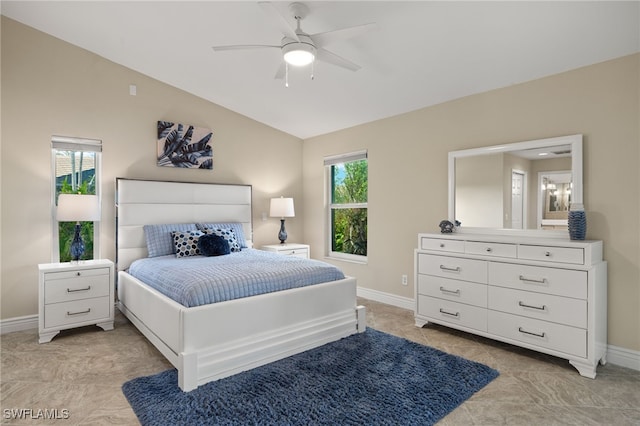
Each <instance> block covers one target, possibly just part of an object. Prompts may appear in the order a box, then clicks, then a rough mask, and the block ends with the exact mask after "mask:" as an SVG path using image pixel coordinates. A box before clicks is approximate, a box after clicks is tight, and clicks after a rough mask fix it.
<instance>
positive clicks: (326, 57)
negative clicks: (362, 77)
mask: <svg viewBox="0 0 640 426" xmlns="http://www.w3.org/2000/svg"><path fill="white" fill-rule="evenodd" d="M316 59H318V60H319V61H324V62H328V63H330V64H333V65H336V66H339V67H341V68H345V69H348V70H350V71H358V70H359V69H360V68H362V67H361V66H360V65H358V64H356V63H354V62H351V61H349V60H347V59H344V58H342V57H340V56H338V55H336V54H335V53H331V52H329V51H328V50H327V49H322V48H321V49H318V50H317V51H316Z"/></svg>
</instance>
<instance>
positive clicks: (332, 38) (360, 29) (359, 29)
mask: <svg viewBox="0 0 640 426" xmlns="http://www.w3.org/2000/svg"><path fill="white" fill-rule="evenodd" d="M376 27H377V24H375V23H372V24H363V25H357V26H355V27H349V28H342V29H340V30H334V31H327V32H325V33H318V34H313V35H311V36H309V37H311V40H313V42H314V43H315V45H316V47H324V46H326V45H328V44H331V43H334V42H336V41H341V40H347V39H350V38H353V37H356V36H359V35H361V34H364V33H366V32H367V31H371V30H372V29H374V28H376Z"/></svg>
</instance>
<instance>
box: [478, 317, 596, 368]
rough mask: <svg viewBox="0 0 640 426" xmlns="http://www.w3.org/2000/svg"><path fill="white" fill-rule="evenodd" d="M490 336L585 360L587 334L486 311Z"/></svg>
mask: <svg viewBox="0 0 640 426" xmlns="http://www.w3.org/2000/svg"><path fill="white" fill-rule="evenodd" d="M488 325H489V333H492V334H496V335H498V336H502V337H506V338H509V339H513V340H517V341H519V342H524V343H528V344H530V345H535V346H540V347H543V348H547V349H552V350H555V351H559V352H563V353H566V354H570V355H575V356H579V357H586V356H587V330H585V329H582V328H575V327H569V326H566V325H560V324H554V323H551V322H547V321H540V320H536V319H531V318H525V317H521V316H518V315H511V314H505V313H502V312H496V311H489V322H488Z"/></svg>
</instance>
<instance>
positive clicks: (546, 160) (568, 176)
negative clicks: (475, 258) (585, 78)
mask: <svg viewBox="0 0 640 426" xmlns="http://www.w3.org/2000/svg"><path fill="white" fill-rule="evenodd" d="M570 203H582V135H571V136H562V137H557V138H550V139H539V140H533V141H526V142H517V143H512V144H506V145H495V146H489V147H484V148H475V149H465V150H461V151H452V152H450V153H449V220H451V221H453V220H459V221H460V222H461V223H462V225H461V227H460V230H461V231H462V232H465V231H470V232H484V231H489V230H493V231H496V230H508V231H511V230H533V231H536V232H537V231H539V232H549V231H563V234H566V232H567V216H568V211H569V206H570Z"/></svg>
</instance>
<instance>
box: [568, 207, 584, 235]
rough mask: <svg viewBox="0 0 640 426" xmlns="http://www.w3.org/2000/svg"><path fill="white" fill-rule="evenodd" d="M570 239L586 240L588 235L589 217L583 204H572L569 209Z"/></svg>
mask: <svg viewBox="0 0 640 426" xmlns="http://www.w3.org/2000/svg"><path fill="white" fill-rule="evenodd" d="M568 225H569V238H570V239H572V240H584V239H585V237H586V235H587V215H586V214H585V211H584V207H583V205H582V204H571V208H570V209H569V218H568Z"/></svg>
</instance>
